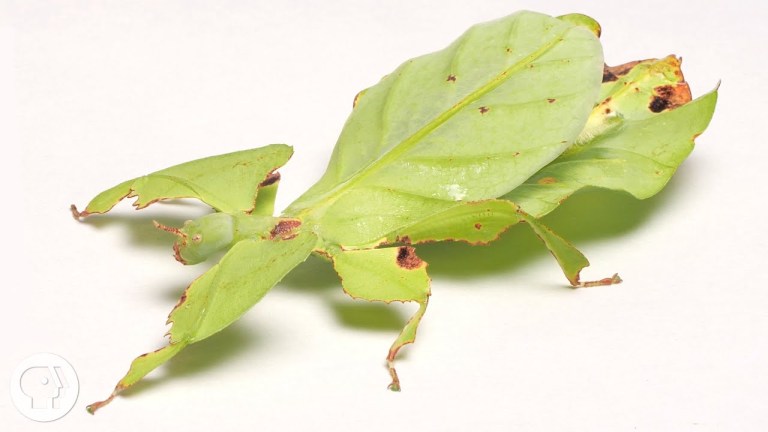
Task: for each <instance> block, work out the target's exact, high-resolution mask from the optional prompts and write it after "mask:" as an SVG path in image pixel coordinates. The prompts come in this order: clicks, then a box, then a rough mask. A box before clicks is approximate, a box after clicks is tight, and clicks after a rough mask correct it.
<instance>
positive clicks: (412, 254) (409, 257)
mask: <svg viewBox="0 0 768 432" xmlns="http://www.w3.org/2000/svg"><path fill="white" fill-rule="evenodd" d="M423 264H424V261H423V260H422V259H421V258H419V257H418V256H417V255H416V250H415V249H414V248H413V247H411V246H400V248H399V249H398V251H397V265H398V266H400V267H402V268H404V269H407V270H413V269H417V268H419V267H421V266H422V265H423Z"/></svg>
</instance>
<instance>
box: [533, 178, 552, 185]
mask: <svg viewBox="0 0 768 432" xmlns="http://www.w3.org/2000/svg"><path fill="white" fill-rule="evenodd" d="M536 183H538V184H540V185H548V184H554V183H557V179H556V178H554V177H542V178H540V179H539V181H537V182H536Z"/></svg>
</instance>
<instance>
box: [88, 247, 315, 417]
mask: <svg viewBox="0 0 768 432" xmlns="http://www.w3.org/2000/svg"><path fill="white" fill-rule="evenodd" d="M316 244H317V237H316V236H315V235H314V234H313V233H311V232H299V233H297V235H296V236H295V237H291V238H289V239H280V238H277V239H275V240H267V239H258V238H256V239H247V240H242V241H240V242H238V243H237V244H235V245H234V246H233V247H232V248H231V249H230V250H229V252H227V254H226V255H224V257H223V258H222V259H221V261H220V262H219V263H218V264H216V265H215V266H213V267H211V269H210V270H208V271H207V272H205V273H204V274H203V275H202V276H200V277H199V278H197V279H196V280H195V281H194V282H192V284H190V285H189V287H188V288H187V289H186V290H185V291H184V294H183V295H182V296H181V298H180V299H179V302H178V303H177V304H176V307H174V308H173V311H171V314H170V315H169V316H168V322H169V323H172V324H173V326H172V327H171V330H170V332H169V334H170V343H169V345H168V346H166V347H163V348H160V349H159V350H157V351H154V352H151V353H147V354H143V355H141V356H139V357H137V358H136V359H135V360H134V361H133V363H131V367H130V368H129V370H128V373H127V374H126V375H125V376H124V377H123V378H122V379H121V380H120V381H119V382H118V384H117V386H115V390H114V391H113V392H112V394H111V395H110V397H109V398H107V399H106V400H104V401H102V402H96V403H94V404H91V405H89V406H88V411H89V412H91V413H93V412H95V411H96V410H97V409H99V408H101V407H102V406H104V405H106V404H107V403H109V402H110V401H111V400H112V399H113V398H114V397H115V396H116V395H117V394H118V393H120V392H121V391H122V390H124V389H126V388H127V387H129V386H131V385H133V384H135V383H136V382H137V381H139V380H140V379H141V378H143V377H144V376H145V375H146V374H148V373H149V372H151V371H152V370H153V369H155V368H157V367H158V366H160V365H161V364H163V363H165V362H166V361H168V360H169V359H170V358H171V357H173V356H174V355H176V353H178V352H179V351H180V350H181V349H183V348H184V347H185V346H187V345H189V344H191V343H195V342H198V341H200V340H202V339H205V338H207V337H209V336H211V335H213V334H214V333H216V332H218V331H220V330H222V329H223V328H225V327H227V326H228V325H230V324H232V323H233V322H235V321H236V320H237V319H238V318H240V316H242V315H243V314H244V313H245V312H246V311H247V310H248V309H250V308H251V306H253V305H254V304H256V303H257V302H258V301H259V300H261V298H262V297H264V295H265V294H266V293H267V291H269V290H270V289H271V288H272V287H273V286H274V285H275V284H276V283H278V282H279V281H280V280H281V279H282V278H283V277H284V276H285V275H286V274H288V272H290V271H291V270H292V269H293V268H294V267H296V266H297V265H299V264H300V263H301V262H303V261H304V260H305V259H306V258H307V257H308V256H309V254H310V253H311V252H312V249H314V247H315V245H316Z"/></svg>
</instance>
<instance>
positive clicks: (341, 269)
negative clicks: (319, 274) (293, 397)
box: [333, 246, 430, 391]
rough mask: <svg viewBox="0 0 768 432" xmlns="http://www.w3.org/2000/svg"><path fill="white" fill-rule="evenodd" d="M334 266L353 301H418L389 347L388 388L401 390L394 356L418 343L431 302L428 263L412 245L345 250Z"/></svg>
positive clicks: (339, 254)
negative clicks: (409, 317)
mask: <svg viewBox="0 0 768 432" xmlns="http://www.w3.org/2000/svg"><path fill="white" fill-rule="evenodd" d="M333 266H334V268H335V269H336V272H337V273H338V274H339V277H340V278H341V284H342V287H343V288H344V292H346V293H347V294H349V295H350V296H351V297H353V298H360V299H365V300H369V301H382V302H386V303H391V302H393V301H399V302H417V303H418V304H419V309H418V310H417V311H416V313H415V314H414V315H413V316H412V317H411V319H410V320H408V323H407V324H406V325H405V327H404V328H403V330H402V331H401V332H400V335H399V336H398V337H397V339H396V340H395V342H394V343H393V344H392V346H391V347H390V348H389V353H388V354H387V367H388V368H389V374H390V375H391V377H392V382H391V383H390V384H389V389H390V390H393V391H400V380H399V378H398V376H397V371H396V370H395V357H396V356H397V352H398V351H399V350H400V348H402V347H403V346H404V345H406V344H409V343H413V342H414V340H416V330H417V329H418V326H419V322H420V321H421V318H422V317H423V316H424V312H425V311H426V309H427V302H428V300H429V294H430V290H429V282H430V280H429V276H428V275H427V263H426V262H424V261H422V260H421V259H420V258H419V257H418V256H416V252H415V251H414V249H413V248H412V247H410V246H402V247H392V248H383V249H364V250H353V251H342V252H339V253H337V254H335V255H334V256H333Z"/></svg>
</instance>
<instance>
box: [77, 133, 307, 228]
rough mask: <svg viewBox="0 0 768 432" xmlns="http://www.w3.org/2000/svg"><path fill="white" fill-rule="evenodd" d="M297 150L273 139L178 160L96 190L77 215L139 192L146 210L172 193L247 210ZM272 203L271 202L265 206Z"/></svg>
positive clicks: (102, 210)
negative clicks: (248, 147) (262, 144)
mask: <svg viewBox="0 0 768 432" xmlns="http://www.w3.org/2000/svg"><path fill="white" fill-rule="evenodd" d="M292 154H293V149H292V148H291V147H289V146H287V145H284V144H272V145H268V146H265V147H260V148H256V149H252V150H244V151H239V152H234V153H228V154H224V155H219V156H211V157H207V158H203V159H197V160H194V161H190V162H186V163H183V164H180V165H175V166H172V167H170V168H166V169H163V170H160V171H157V172H154V173H152V174H148V175H145V176H142V177H138V178H135V179H132V180H128V181H126V182H123V183H120V184H119V185H117V186H115V187H113V188H111V189H108V190H106V191H104V192H102V193H100V194H98V195H97V196H96V197H95V198H94V199H93V200H91V202H90V203H88V206H87V207H86V208H85V210H83V211H82V212H78V211H77V209H76V208H75V207H74V206H72V212H73V214H74V215H75V216H76V217H85V216H88V215H91V214H94V213H106V212H108V211H109V210H111V209H112V207H114V206H115V204H117V203H118V202H120V201H121V200H122V199H123V198H133V197H136V201H135V202H134V203H133V205H134V206H135V207H136V208H137V209H142V208H144V207H146V206H148V205H150V204H152V203H154V202H157V201H161V200H167V199H174V198H197V199H199V200H200V201H202V202H204V203H206V204H208V205H210V206H211V207H213V208H215V209H216V210H218V211H222V212H227V213H237V212H249V211H251V210H253V209H254V206H255V200H256V195H257V191H258V188H259V185H260V184H261V183H262V182H265V181H267V182H269V180H270V179H271V178H273V177H271V176H270V174H271V173H272V172H273V171H274V170H276V169H277V168H279V167H281V166H283V165H284V164H285V163H286V162H287V161H288V159H290V157H291V155H292ZM266 207H267V208H268V207H269V205H266Z"/></svg>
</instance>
